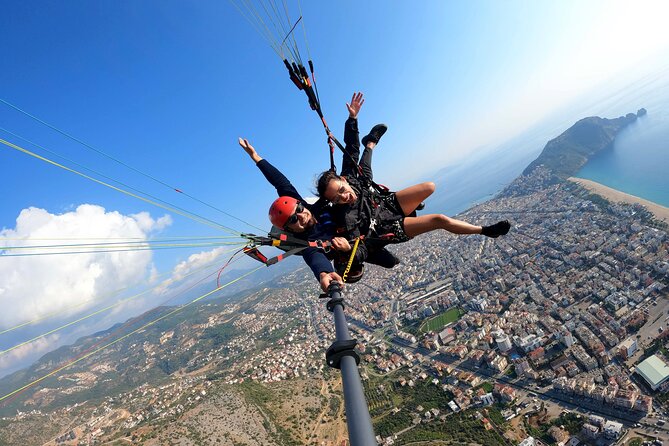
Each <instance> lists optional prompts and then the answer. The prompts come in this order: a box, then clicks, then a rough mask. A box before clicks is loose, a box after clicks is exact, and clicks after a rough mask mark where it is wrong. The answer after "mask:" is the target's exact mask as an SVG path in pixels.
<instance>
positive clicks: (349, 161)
mask: <svg viewBox="0 0 669 446" xmlns="http://www.w3.org/2000/svg"><path fill="white" fill-rule="evenodd" d="M364 103H365V99H364V98H363V97H362V93H360V92H358V93H353V96H352V97H351V103H350V104H349V103H347V104H346V108H347V109H348V119H347V120H346V124H344V143H345V144H346V147H345V148H344V149H345V150H346V153H344V154H343V158H342V163H341V175H342V176H345V177H349V176H358V169H357V167H356V164H357V163H358V158H359V157H360V133H359V132H358V113H359V112H360V109H361V108H362V104H364Z"/></svg>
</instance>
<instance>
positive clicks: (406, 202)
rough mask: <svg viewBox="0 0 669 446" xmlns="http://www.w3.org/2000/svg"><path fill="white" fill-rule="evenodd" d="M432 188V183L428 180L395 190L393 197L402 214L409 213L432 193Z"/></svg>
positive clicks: (433, 187)
mask: <svg viewBox="0 0 669 446" xmlns="http://www.w3.org/2000/svg"><path fill="white" fill-rule="evenodd" d="M434 189H435V185H434V183H433V182H431V181H429V182H427V183H420V184H416V185H415V186H410V187H407V188H406V189H402V190H400V191H397V192H395V197H396V198H397V202H398V203H399V204H400V206H401V207H402V212H404V215H409V214H411V213H412V212H413V211H415V210H416V208H417V207H418V205H419V204H421V203H422V202H423V201H424V200H425V199H426V198H427V197H429V196H430V195H432V194H433V193H434Z"/></svg>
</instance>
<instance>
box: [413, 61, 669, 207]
mask: <svg viewBox="0 0 669 446" xmlns="http://www.w3.org/2000/svg"><path fill="white" fill-rule="evenodd" d="M640 108H645V109H646V111H647V114H646V115H645V116H643V117H641V118H639V119H637V121H636V122H634V123H633V124H631V125H629V126H628V127H627V128H625V129H624V130H622V131H621V132H620V133H619V134H618V136H617V138H616V140H615V141H614V144H613V146H612V148H610V149H608V150H606V151H604V152H601V153H599V154H598V155H596V156H594V157H593V158H591V159H590V160H589V161H588V163H587V164H586V165H585V166H583V168H582V169H581V170H580V171H579V172H578V173H577V174H576V176H577V177H580V178H585V179H589V180H592V181H596V182H598V183H601V184H604V185H606V186H609V187H611V188H614V189H617V190H620V191H622V192H626V193H628V194H632V195H636V196H637V197H640V198H644V199H646V200H649V201H652V202H654V203H657V204H659V205H661V206H666V207H669V67H665V68H664V69H658V70H655V71H653V72H651V73H650V74H647V75H645V76H640V77H639V78H637V79H635V80H632V81H621V82H619V83H618V84H614V85H603V86H601V88H600V89H599V91H596V92H594V93H592V94H591V95H590V96H589V97H587V98H584V99H582V100H581V101H580V102H577V103H574V104H573V105H570V106H569V107H566V108H565V109H563V110H560V111H558V112H556V113H555V114H554V115H553V116H551V117H549V118H547V119H546V120H544V121H543V122H540V123H538V124H537V125H535V126H533V127H532V128H530V129H528V130H527V131H525V132H523V133H522V134H520V135H517V136H515V137H514V138H512V139H510V140H508V141H505V142H503V143H501V144H498V145H496V146H494V147H492V148H485V149H484V150H481V153H480V156H478V157H471V159H469V160H467V161H466V162H465V163H462V164H460V165H455V166H449V167H447V168H445V169H442V170H441V171H439V172H436V174H433V175H432V176H431V178H425V180H431V181H435V183H436V184H437V192H436V193H435V194H434V195H433V196H432V197H430V199H429V200H428V201H427V202H426V204H427V205H428V207H429V208H428V207H426V211H429V212H444V213H446V214H448V215H457V214H458V213H459V212H462V211H464V210H466V209H468V208H469V207H471V206H473V205H475V204H477V203H480V202H483V201H486V200H488V199H490V198H493V197H494V196H495V195H496V194H497V193H499V192H500V191H501V190H502V189H503V188H504V187H505V186H506V185H508V184H509V183H510V182H512V181H513V180H514V179H515V178H516V177H517V176H518V175H520V174H521V173H522V171H523V170H524V169H525V167H527V165H528V164H529V163H530V162H532V161H533V160H534V159H535V158H536V157H537V156H539V154H540V153H541V150H543V148H544V146H545V145H546V143H547V142H548V141H549V140H551V139H553V138H555V137H556V136H558V135H559V134H561V133H562V132H564V131H565V130H567V129H568V128H569V127H571V126H572V125H573V124H574V123H576V121H578V120H580V119H582V118H585V117H588V116H600V117H602V118H617V117H619V116H623V115H626V114H628V113H636V112H637V111H638V110H639V109H640Z"/></svg>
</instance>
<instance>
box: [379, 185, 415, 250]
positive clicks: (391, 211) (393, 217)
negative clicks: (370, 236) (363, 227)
mask: <svg viewBox="0 0 669 446" xmlns="http://www.w3.org/2000/svg"><path fill="white" fill-rule="evenodd" d="M380 207H381V208H380V209H379V213H378V216H377V218H376V221H377V223H376V227H375V230H374V232H375V233H376V237H383V238H387V240H388V242H389V243H403V242H406V241H409V240H411V237H409V236H408V235H407V234H406V232H405V231H404V218H405V215H404V211H402V206H400V203H399V201H397V196H396V195H395V193H394V192H393V193H391V194H388V195H386V196H384V197H383V198H382V200H381V204H380Z"/></svg>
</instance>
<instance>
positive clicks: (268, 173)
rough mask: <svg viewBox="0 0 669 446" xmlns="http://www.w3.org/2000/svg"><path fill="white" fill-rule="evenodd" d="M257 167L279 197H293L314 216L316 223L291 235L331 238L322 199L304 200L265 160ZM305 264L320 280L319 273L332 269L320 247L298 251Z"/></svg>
mask: <svg viewBox="0 0 669 446" xmlns="http://www.w3.org/2000/svg"><path fill="white" fill-rule="evenodd" d="M256 166H258V169H260V171H261V172H262V174H263V175H264V176H265V178H266V179H267V181H269V183H270V184H271V185H272V186H274V188H275V189H276V193H277V194H278V196H279V197H282V196H288V197H293V198H295V199H297V200H299V201H300V202H302V204H303V205H304V207H306V208H307V209H309V211H311V213H312V214H313V215H314V217H316V220H318V223H316V224H315V225H314V226H312V227H311V228H309V229H308V230H307V231H305V232H302V233H293V234H291V235H292V236H294V237H296V238H299V239H302V240H309V241H313V240H331V239H332V237H333V235H334V226H333V224H332V221H331V217H330V215H329V214H328V213H327V212H326V211H325V208H324V206H323V203H324V201H323V200H318V201H317V202H316V203H314V204H309V203H307V202H306V201H304V198H302V196H301V195H300V193H299V192H298V191H297V189H295V187H294V186H293V185H292V184H291V182H290V181H289V180H288V178H286V176H285V175H284V174H282V173H281V172H280V171H279V170H278V169H277V168H276V167H274V166H272V165H271V164H270V163H269V161H267V160H264V159H263V160H260V161H258V163H256ZM299 255H301V256H302V258H303V259H304V261H305V262H306V264H307V265H308V266H309V268H311V271H312V272H313V273H314V275H315V276H316V280H320V273H322V272H326V273H330V272H333V271H334V268H333V267H332V263H330V260H328V258H327V256H326V255H325V253H324V252H323V250H322V249H319V248H307V249H304V250H303V251H301V252H300V253H299Z"/></svg>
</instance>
